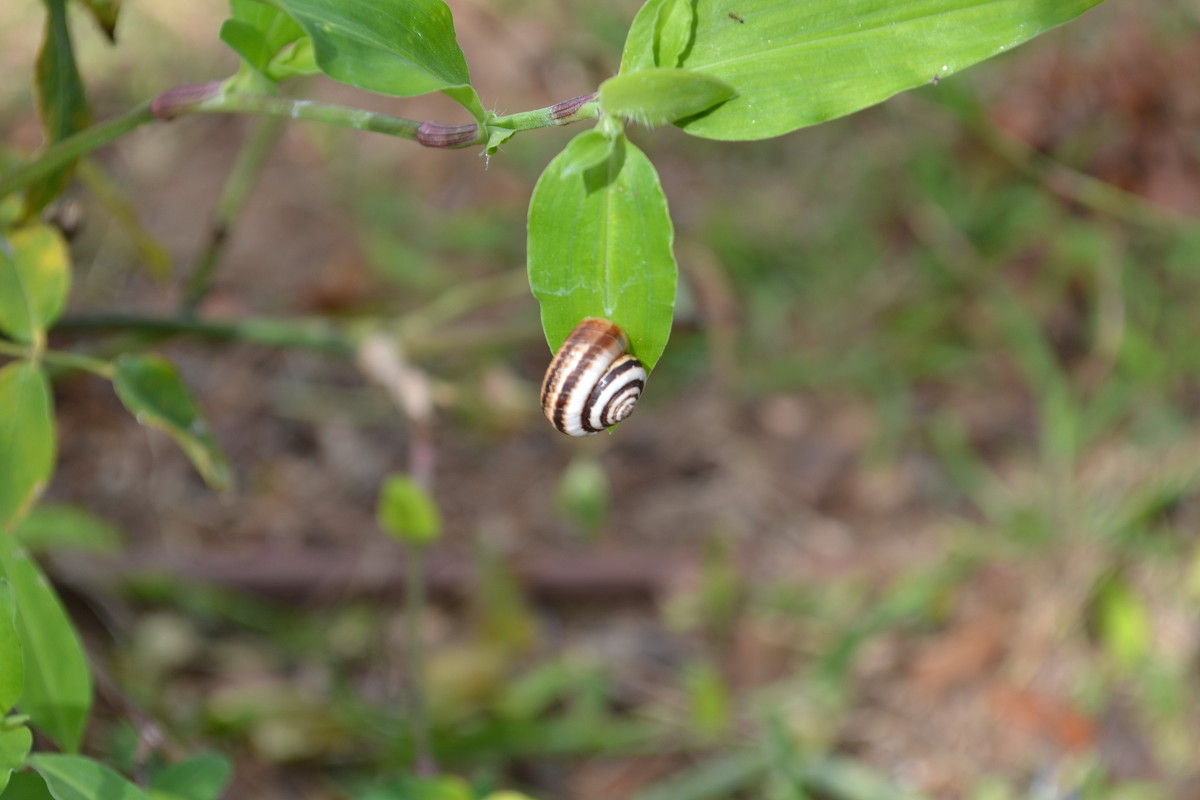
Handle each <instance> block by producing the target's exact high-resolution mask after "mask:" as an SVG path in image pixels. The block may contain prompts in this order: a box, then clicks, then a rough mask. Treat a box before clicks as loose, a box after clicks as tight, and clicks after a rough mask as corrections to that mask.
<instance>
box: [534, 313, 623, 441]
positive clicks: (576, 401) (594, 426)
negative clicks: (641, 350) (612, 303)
mask: <svg viewBox="0 0 1200 800" xmlns="http://www.w3.org/2000/svg"><path fill="white" fill-rule="evenodd" d="M628 349H629V338H628V337H626V336H625V332H624V331H622V330H621V329H620V328H619V327H617V326H616V325H614V324H613V323H611V322H609V321H608V320H606V319H598V318H596V317H588V318H587V319H584V320H583V321H582V322H580V323H579V324H578V325H576V326H575V330H573V331H571V333H570V335H568V336H567V338H566V340H565V341H564V342H563V343H562V347H560V348H558V352H557V353H555V354H554V358H553V360H551V362H550V367H549V368H548V369H547V370H546V377H545V379H544V380H543V381H542V411H543V412H545V414H546V419H548V420H550V424H551V425H553V426H554V427H555V428H558V429H559V430H560V431H562V432H563V433H565V434H567V435H568V436H592V435H594V434H596V433H599V432H600V431H602V430H604V429H605V428H608V427H610V426H612V425H616V424H617V423H618V422H620V421H621V420H623V419H625V418H626V417H628V416H629V415H630V414H632V413H633V408H634V406H635V405H637V401H638V397H640V396H641V394H642V388H643V387H645V385H646V368H645V367H644V366H642V362H640V361H638V360H637V359H636V358H635V357H634V356H632V355H629V354H628V353H627V352H626V351H627V350H628Z"/></svg>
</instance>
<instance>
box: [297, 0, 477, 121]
mask: <svg viewBox="0 0 1200 800" xmlns="http://www.w3.org/2000/svg"><path fill="white" fill-rule="evenodd" d="M277 4H278V5H279V6H280V7H281V8H283V9H285V10H286V11H287V12H288V13H289V14H291V16H292V18H293V19H294V20H296V22H298V23H300V26H301V27H303V28H304V30H305V32H307V33H308V35H309V37H310V38H311V39H312V41H313V47H314V49H315V51H316V57H317V65H318V66H320V68H321V71H322V72H324V73H325V74H326V75H328V76H329V77H331V78H333V79H334V80H338V81H341V82H343V83H348V84H350V85H351V86H357V87H358V88H360V89H366V90H367V91H371V92H379V93H380V94H388V95H393V96H395V97H411V96H413V95H418V94H426V93H428V92H444V93H445V94H446V95H448V96H449V97H451V98H453V99H454V100H456V101H457V102H459V103H461V104H462V105H463V106H464V107H465V108H466V109H467V110H468V111H470V112H471V115H472V116H474V117H475V119H476V120H477V121H479V122H482V121H483V120H484V119H485V118H486V117H487V113H486V112H485V111H484V109H483V104H482V103H480V101H479V96H478V95H477V94H476V93H475V90H474V89H473V88H472V87H471V76H470V74H469V73H468V71H467V61H466V59H465V58H464V57H463V54H462V50H460V49H459V47H458V41H457V40H456V39H455V36H454V19H453V17H452V16H451V14H450V8H449V7H448V6H447V5H446V4H445V3H444V2H443V1H442V0H278V3H277Z"/></svg>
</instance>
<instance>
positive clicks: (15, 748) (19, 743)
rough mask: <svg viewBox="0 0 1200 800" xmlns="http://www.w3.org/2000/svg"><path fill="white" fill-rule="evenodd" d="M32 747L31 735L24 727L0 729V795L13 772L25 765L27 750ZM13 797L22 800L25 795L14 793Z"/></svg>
mask: <svg viewBox="0 0 1200 800" xmlns="http://www.w3.org/2000/svg"><path fill="white" fill-rule="evenodd" d="M32 746H33V734H32V733H31V732H30V730H29V728H26V727H25V726H24V725H19V726H17V727H15V728H4V727H0V794H3V793H4V789H5V787H7V786H8V781H9V778H10V777H11V776H12V773H13V770H16V769H20V768H21V767H22V766H24V765H25V757H26V756H28V755H29V748H30V747H32ZM13 797H14V798H18V797H19V798H22V800H24V798H25V797H27V795H23V794H20V793H17V792H14V793H13Z"/></svg>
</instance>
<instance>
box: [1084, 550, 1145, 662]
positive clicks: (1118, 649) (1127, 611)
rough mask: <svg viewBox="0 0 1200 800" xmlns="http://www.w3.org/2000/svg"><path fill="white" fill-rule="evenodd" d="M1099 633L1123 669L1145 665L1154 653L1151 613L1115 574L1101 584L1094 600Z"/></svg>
mask: <svg viewBox="0 0 1200 800" xmlns="http://www.w3.org/2000/svg"><path fill="white" fill-rule="evenodd" d="M1092 605H1093V611H1092V614H1093V619H1094V622H1095V627H1096V632H1097V634H1098V636H1099V638H1100V641H1101V643H1102V644H1103V646H1104V648H1105V650H1107V651H1108V654H1109V656H1110V657H1111V658H1112V659H1113V661H1114V662H1115V663H1116V664H1117V666H1118V667H1120V668H1122V669H1126V670H1129V669H1133V668H1134V667H1136V666H1138V665H1139V664H1141V663H1142V662H1143V661H1144V660H1145V658H1146V656H1148V655H1149V654H1150V650H1151V627H1152V626H1151V623H1150V614H1149V612H1148V611H1147V610H1146V604H1145V602H1144V601H1143V600H1142V599H1141V598H1140V597H1138V595H1137V593H1136V592H1135V591H1134V588H1133V587H1132V586H1131V585H1130V584H1129V582H1128V580H1127V579H1126V578H1125V577H1124V576H1123V575H1121V574H1120V573H1113V574H1110V575H1108V576H1106V577H1105V578H1104V579H1102V580H1101V581H1100V583H1099V584H1098V585H1097V587H1096V589H1095V594H1094V596H1093V600H1092Z"/></svg>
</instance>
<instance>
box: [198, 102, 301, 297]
mask: <svg viewBox="0 0 1200 800" xmlns="http://www.w3.org/2000/svg"><path fill="white" fill-rule="evenodd" d="M283 124H284V120H283V118H281V117H263V118H261V119H257V120H255V123H254V128H253V130H251V132H250V136H249V137H248V138H247V139H246V142H245V144H243V145H242V149H241V152H240V153H238V158H237V162H236V163H234V165H233V169H231V170H230V172H229V177H228V178H227V179H226V181H225V186H224V187H223V188H222V189H221V197H220V198H219V199H218V200H217V205H216V208H215V209H214V210H213V219H212V225H211V227H210V229H209V234H208V242H207V243H206V244H205V246H204V249H203V250H202V251H201V252H200V255H199V256H198V257H197V258H196V260H195V262H194V263H193V264H192V268H191V272H190V274H189V275H188V278H187V283H186V284H185V285H184V290H183V301H182V303H181V307H180V311H182V312H183V313H184V314H185V315H187V316H191V315H192V314H194V313H195V311H196V308H197V307H198V306H199V305H200V303H201V301H203V300H204V298H205V297H206V296H207V295H208V293H209V292H210V291H212V281H213V275H214V274H216V271H217V266H218V264H219V263H220V260H221V256H222V255H223V254H224V251H225V243H226V242H227V241H228V240H229V232H230V230H231V229H232V228H233V225H234V223H235V222H236V221H237V219H238V217H239V216H241V213H242V210H243V209H244V208H245V207H246V200H247V199H248V198H249V197H250V190H251V189H252V188H254V183H255V180H256V179H257V178H258V175H259V173H260V172H261V171H262V167H263V164H265V163H266V160H267V157H268V156H269V155H270V154H271V152H272V150H273V149H274V147H275V143H276V142H277V141H278V140H279V134H280V133H281V132H282V131H283Z"/></svg>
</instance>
